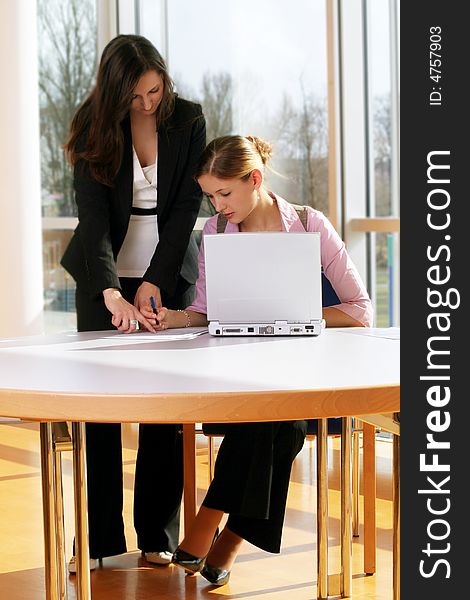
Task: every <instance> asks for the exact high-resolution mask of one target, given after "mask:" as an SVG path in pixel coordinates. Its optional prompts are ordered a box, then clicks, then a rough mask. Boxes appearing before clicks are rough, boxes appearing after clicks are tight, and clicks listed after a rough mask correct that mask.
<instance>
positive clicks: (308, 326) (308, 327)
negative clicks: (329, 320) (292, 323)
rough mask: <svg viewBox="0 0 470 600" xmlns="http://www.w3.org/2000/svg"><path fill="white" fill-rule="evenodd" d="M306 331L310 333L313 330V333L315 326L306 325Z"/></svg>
mask: <svg viewBox="0 0 470 600" xmlns="http://www.w3.org/2000/svg"><path fill="white" fill-rule="evenodd" d="M305 329H306V330H307V331H309V330H312V331H313V329H314V327H313V325H305Z"/></svg>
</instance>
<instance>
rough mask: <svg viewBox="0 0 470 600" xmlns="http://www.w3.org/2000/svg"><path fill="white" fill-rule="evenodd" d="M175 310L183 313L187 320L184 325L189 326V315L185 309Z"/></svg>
mask: <svg viewBox="0 0 470 600" xmlns="http://www.w3.org/2000/svg"><path fill="white" fill-rule="evenodd" d="M176 312H180V313H183V314H184V315H185V316H186V321H187V323H186V325H185V327H191V317H190V316H189V313H188V312H187V311H186V310H182V309H181V308H178V310H177V311H176Z"/></svg>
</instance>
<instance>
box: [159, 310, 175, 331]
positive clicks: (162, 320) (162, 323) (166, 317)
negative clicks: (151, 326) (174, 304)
mask: <svg viewBox="0 0 470 600" xmlns="http://www.w3.org/2000/svg"><path fill="white" fill-rule="evenodd" d="M174 313H176V311H174V310H170V309H169V308H165V307H162V308H160V310H159V311H158V316H157V324H156V326H155V329H156V330H157V331H163V330H164V329H170V328H171V327H178V325H175V324H174V318H175V314H174ZM176 314H178V313H176Z"/></svg>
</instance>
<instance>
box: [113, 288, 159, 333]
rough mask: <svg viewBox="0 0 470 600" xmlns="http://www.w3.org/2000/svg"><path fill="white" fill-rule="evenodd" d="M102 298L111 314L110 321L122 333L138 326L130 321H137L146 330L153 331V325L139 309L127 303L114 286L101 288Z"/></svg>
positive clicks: (133, 329) (131, 331)
mask: <svg viewBox="0 0 470 600" xmlns="http://www.w3.org/2000/svg"><path fill="white" fill-rule="evenodd" d="M103 298H104V303H105V305H106V308H107V309H108V310H109V312H110V313H111V314H112V315H113V317H112V319H111V323H112V324H113V325H114V327H116V328H117V329H119V331H123V332H124V333H133V332H134V331H137V330H138V327H137V326H136V324H135V323H132V321H138V323H140V324H141V325H142V326H143V327H144V328H145V329H147V331H151V332H152V333H154V332H155V327H154V326H153V325H152V324H151V323H150V322H149V321H148V320H147V319H146V318H145V316H144V315H143V314H141V313H140V312H139V310H138V309H137V308H136V307H135V306H132V304H129V302H127V300H125V299H124V298H123V297H122V294H121V292H120V291H119V290H117V289H116V288H108V289H106V290H103Z"/></svg>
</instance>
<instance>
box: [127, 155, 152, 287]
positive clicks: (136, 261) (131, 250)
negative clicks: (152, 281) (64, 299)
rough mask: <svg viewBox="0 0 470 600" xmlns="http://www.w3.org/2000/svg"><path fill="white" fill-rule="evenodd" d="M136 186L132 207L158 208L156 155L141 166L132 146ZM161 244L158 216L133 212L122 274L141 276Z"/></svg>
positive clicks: (134, 187) (128, 229) (134, 186)
mask: <svg viewBox="0 0 470 600" xmlns="http://www.w3.org/2000/svg"><path fill="white" fill-rule="evenodd" d="M132 155H133V163H134V185H133V196H132V206H133V207H135V208H143V209H147V210H149V209H155V208H156V206H157V157H155V163H154V164H153V165H148V166H147V167H142V166H141V164H140V161H139V158H138V156H137V153H136V151H135V149H134V147H132ZM157 244H158V222H157V215H156V214H154V215H133V214H131V217H130V220H129V226H128V228H127V233H126V237H125V239H124V242H123V244H122V247H121V250H120V251H119V254H118V257H117V272H118V275H119V277H142V275H143V274H144V273H145V271H146V270H147V268H148V266H149V264H150V261H151V259H152V256H153V255H154V252H155V248H156V247H157Z"/></svg>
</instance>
